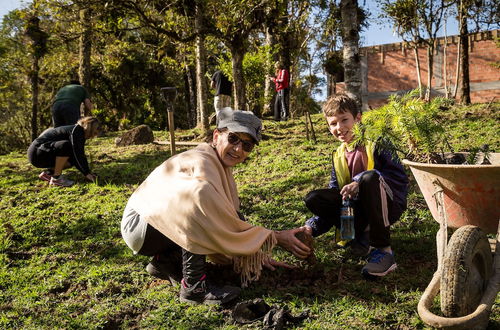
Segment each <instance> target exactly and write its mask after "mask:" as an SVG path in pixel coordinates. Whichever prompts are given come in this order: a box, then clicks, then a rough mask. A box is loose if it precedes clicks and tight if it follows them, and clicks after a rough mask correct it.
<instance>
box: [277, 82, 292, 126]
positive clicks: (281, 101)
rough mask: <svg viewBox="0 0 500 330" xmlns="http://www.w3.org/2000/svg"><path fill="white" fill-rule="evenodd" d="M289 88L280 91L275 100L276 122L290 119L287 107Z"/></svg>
mask: <svg viewBox="0 0 500 330" xmlns="http://www.w3.org/2000/svg"><path fill="white" fill-rule="evenodd" d="M289 90H290V89H289V88H285V89H282V90H279V91H278V92H277V94H276V98H275V99H274V120H276V121H279V120H280V119H287V118H288V117H289V111H288V106H287V98H288V97H287V96H288V91H289Z"/></svg>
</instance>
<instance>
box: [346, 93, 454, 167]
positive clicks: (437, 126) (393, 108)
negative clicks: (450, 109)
mask: <svg viewBox="0 0 500 330" xmlns="http://www.w3.org/2000/svg"><path fill="white" fill-rule="evenodd" d="M417 96H418V90H414V91H412V92H411V93H408V94H405V95H403V96H397V95H392V96H391V97H390V101H389V103H388V104H386V105H384V106H382V107H380V108H378V109H375V110H371V111H368V112H366V113H364V114H363V120H362V122H363V124H362V125H358V126H357V127H356V128H355V135H356V136H357V138H356V139H355V141H353V142H354V143H358V142H360V141H361V140H364V139H367V140H370V141H377V142H378V143H379V146H381V147H382V148H384V149H388V150H392V151H394V152H396V151H397V152H399V153H401V155H402V156H403V157H404V158H408V159H410V160H414V161H419V160H421V161H429V160H430V156H431V154H432V153H434V152H439V151H443V150H445V149H448V146H447V139H446V135H445V131H444V127H443V123H442V122H441V121H440V117H439V114H440V111H441V107H442V106H443V105H444V104H446V103H447V102H449V101H447V100H445V99H442V98H434V99H432V100H431V101H430V102H425V101H423V100H421V99H419V98H418V97H417Z"/></svg>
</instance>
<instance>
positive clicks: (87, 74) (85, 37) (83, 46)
mask: <svg viewBox="0 0 500 330" xmlns="http://www.w3.org/2000/svg"><path fill="white" fill-rule="evenodd" d="M91 19H92V18H91V12H90V9H88V8H86V9H82V10H80V22H81V24H82V27H83V31H82V34H81V35H80V63H79V70H78V76H79V77H80V82H81V84H82V86H83V87H85V88H86V89H87V91H88V92H89V93H90V91H91V87H92V86H91V66H90V55H91V50H92V22H91ZM84 114H85V116H88V115H90V113H89V110H88V109H87V107H84Z"/></svg>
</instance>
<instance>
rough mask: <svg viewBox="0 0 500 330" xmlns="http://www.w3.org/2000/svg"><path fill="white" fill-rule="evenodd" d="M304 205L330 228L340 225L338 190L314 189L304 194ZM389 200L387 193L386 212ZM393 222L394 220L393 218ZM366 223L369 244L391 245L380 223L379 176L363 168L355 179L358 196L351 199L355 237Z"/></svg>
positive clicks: (387, 233) (390, 210)
mask: <svg viewBox="0 0 500 330" xmlns="http://www.w3.org/2000/svg"><path fill="white" fill-rule="evenodd" d="M305 202H306V206H307V207H308V208H309V210H311V212H312V213H314V214H315V215H317V216H319V217H320V218H322V220H324V221H326V222H327V223H328V225H329V227H330V228H331V227H332V226H335V227H337V228H340V208H341V207H342V196H341V195H340V191H339V190H338V189H318V190H313V191H311V192H310V193H309V194H307V196H306V198H305ZM393 205H394V204H393V203H392V201H391V199H390V198H389V197H388V196H387V207H388V210H389V214H391V213H394V212H392V208H393ZM393 221H395V219H393ZM368 225H369V226H370V245H371V246H373V247H376V248H383V247H386V246H389V245H391V235H390V231H389V227H386V226H385V224H384V219H383V217H382V204H381V198H380V181H379V175H378V174H377V172H375V171H367V172H366V173H365V174H363V176H362V177H361V180H360V181H359V194H358V199H357V200H355V201H354V230H355V232H356V237H360V235H361V234H362V233H363V232H364V231H365V230H366V227H367V226H368Z"/></svg>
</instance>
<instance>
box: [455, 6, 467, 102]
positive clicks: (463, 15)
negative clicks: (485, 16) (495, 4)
mask: <svg viewBox="0 0 500 330" xmlns="http://www.w3.org/2000/svg"><path fill="white" fill-rule="evenodd" d="M459 56H460V66H461V72H462V76H461V78H462V79H460V81H461V86H460V93H459V95H458V98H459V100H460V103H462V104H470V81H469V30H468V28H467V6H466V5H465V4H464V3H463V2H462V1H461V2H460V53H459Z"/></svg>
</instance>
